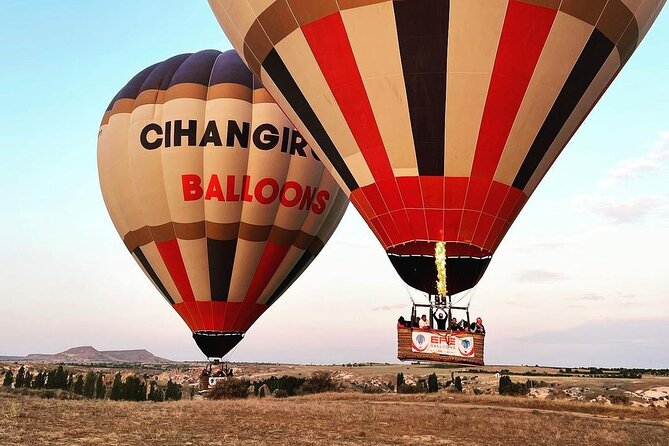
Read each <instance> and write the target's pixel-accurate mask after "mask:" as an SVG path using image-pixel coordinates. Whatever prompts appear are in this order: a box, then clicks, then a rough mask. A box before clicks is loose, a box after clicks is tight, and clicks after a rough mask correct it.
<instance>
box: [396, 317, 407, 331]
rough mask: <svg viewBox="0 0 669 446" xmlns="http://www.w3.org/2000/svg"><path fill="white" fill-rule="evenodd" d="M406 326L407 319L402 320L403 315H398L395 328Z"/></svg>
mask: <svg viewBox="0 0 669 446" xmlns="http://www.w3.org/2000/svg"><path fill="white" fill-rule="evenodd" d="M406 326H407V321H405V320H404V316H400V318H399V319H397V328H406Z"/></svg>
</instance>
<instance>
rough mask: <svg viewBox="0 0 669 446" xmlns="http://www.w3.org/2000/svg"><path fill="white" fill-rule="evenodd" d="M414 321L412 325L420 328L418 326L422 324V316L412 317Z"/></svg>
mask: <svg viewBox="0 0 669 446" xmlns="http://www.w3.org/2000/svg"><path fill="white" fill-rule="evenodd" d="M412 322H413V323H412V324H411V326H412V327H413V328H418V327H419V326H420V318H419V317H418V316H416V317H414V318H413V319H412Z"/></svg>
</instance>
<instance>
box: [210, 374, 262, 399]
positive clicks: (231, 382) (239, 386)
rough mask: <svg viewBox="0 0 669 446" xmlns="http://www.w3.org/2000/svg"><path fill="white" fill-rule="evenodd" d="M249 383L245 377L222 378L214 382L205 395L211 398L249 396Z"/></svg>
mask: <svg viewBox="0 0 669 446" xmlns="http://www.w3.org/2000/svg"><path fill="white" fill-rule="evenodd" d="M250 385H251V382H250V381H249V380H246V379H239V378H227V379H223V380H220V381H218V382H216V384H215V385H214V387H212V388H211V389H210V390H209V393H208V394H207V397H208V398H211V399H213V400H220V399H239V398H246V397H248V396H249V391H248V390H249V386H250Z"/></svg>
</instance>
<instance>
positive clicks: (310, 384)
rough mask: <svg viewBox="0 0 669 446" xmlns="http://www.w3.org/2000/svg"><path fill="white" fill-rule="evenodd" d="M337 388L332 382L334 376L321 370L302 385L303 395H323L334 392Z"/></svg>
mask: <svg viewBox="0 0 669 446" xmlns="http://www.w3.org/2000/svg"><path fill="white" fill-rule="evenodd" d="M336 388H337V386H336V384H335V382H334V381H333V380H332V374H331V373H330V372H326V371H323V370H319V371H317V372H314V373H312V374H311V378H309V379H307V380H306V381H305V382H304V384H303V385H302V392H303V393H323V392H332V391H333V390H336Z"/></svg>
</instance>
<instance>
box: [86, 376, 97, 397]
mask: <svg viewBox="0 0 669 446" xmlns="http://www.w3.org/2000/svg"><path fill="white" fill-rule="evenodd" d="M84 396H85V397H86V398H93V397H94V396H95V373H93V371H92V370H91V371H89V372H88V373H86V378H85V379H84Z"/></svg>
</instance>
